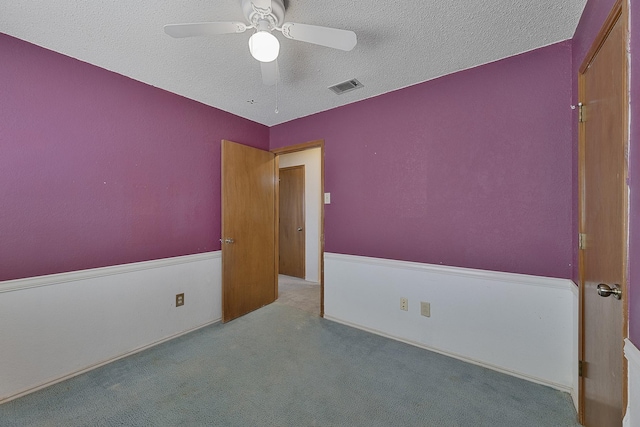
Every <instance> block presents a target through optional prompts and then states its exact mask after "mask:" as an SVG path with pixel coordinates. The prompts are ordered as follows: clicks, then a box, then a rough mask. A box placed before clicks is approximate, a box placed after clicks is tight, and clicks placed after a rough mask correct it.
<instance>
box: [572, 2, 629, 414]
mask: <svg viewBox="0 0 640 427" xmlns="http://www.w3.org/2000/svg"><path fill="white" fill-rule="evenodd" d="M618 19H620V20H621V21H620V22H621V23H622V25H623V33H624V34H625V53H626V54H625V58H624V63H623V64H622V66H623V70H624V76H625V78H624V79H623V95H622V98H623V103H624V104H623V105H624V106H625V111H626V112H627V114H625V115H624V117H623V119H622V120H623V126H624V131H623V132H624V140H625V141H626V150H627V155H626V156H625V159H626V161H625V162H624V165H623V170H624V173H625V176H628V166H629V156H628V150H629V55H628V50H627V46H628V41H629V13H628V6H627V1H626V0H624V1H623V0H617V1H616V2H615V4H614V5H613V7H612V9H611V11H610V12H609V15H608V16H607V19H606V20H605V22H604V24H603V25H602V28H600V31H599V32H598V35H597V36H596V38H595V39H594V41H593V44H592V45H591V48H590V49H589V51H588V52H587V54H586V56H585V58H584V60H583V62H582V64H581V65H580V68H579V69H578V100H579V101H580V100H582V99H584V91H585V82H584V79H585V76H584V73H585V72H586V71H587V69H588V68H589V65H590V64H591V62H592V61H593V59H594V58H595V57H596V55H597V54H598V52H599V51H600V48H601V47H602V45H603V44H604V42H605V40H606V39H607V36H608V35H609V33H610V32H611V30H612V29H613V26H614V24H615V23H616V22H617V20H618ZM587 114H588V111H587ZM584 164H585V129H584V124H583V123H578V232H579V233H583V232H584V215H583V212H584V203H585V199H584V197H585V195H584V180H585V170H584ZM623 193H624V194H623V200H624V202H623V203H624V209H623V211H624V212H625V215H624V216H623V227H624V232H623V235H624V236H625V238H626V239H625V242H624V248H623V251H624V252H623V253H624V257H623V263H624V268H623V281H622V283H620V286H621V289H622V292H623V295H624V299H625V301H624V304H623V307H622V328H623V331H622V336H623V338H625V337H627V335H628V329H629V313H628V299H627V298H628V289H629V286H628V280H629V278H628V274H627V269H628V265H629V259H628V253H629V250H628V249H629V209H628V206H629V192H628V188H625V189H624V191H623ZM578 281H579V282H578V286H579V295H580V299H579V319H578V339H579V345H578V357H579V361H582V360H584V292H585V290H584V281H585V277H584V253H583V251H582V250H581V249H580V248H578ZM623 345H624V342H621V343H620V347H621V348H622V347H623ZM627 376H628V368H627V361H626V359H625V357H624V353H623V356H622V385H621V386H622V408H623V412H624V411H626V409H627V400H628V396H627V387H628V385H627V383H628V378H627ZM622 415H623V416H624V415H625V414H624V413H623V414H622ZM584 416H585V396H584V377H582V376H580V377H579V378H578V417H579V421H580V422H581V423H584Z"/></svg>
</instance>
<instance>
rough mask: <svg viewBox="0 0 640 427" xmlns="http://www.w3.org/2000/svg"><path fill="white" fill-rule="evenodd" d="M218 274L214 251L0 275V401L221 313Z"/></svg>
mask: <svg viewBox="0 0 640 427" xmlns="http://www.w3.org/2000/svg"><path fill="white" fill-rule="evenodd" d="M220 277H221V254H220V252H209V253H204V254H196V255H188V256H181V257H175V258H167V259H161V260H154V261H146V262H139V263H132V264H126V265H119V266H114V267H104V268H96V269H91V270H83V271H75V272H70V273H62V274H54V275H49V276H40V277H34V278H27V279H19V280H11V281H5V282H0V361H1V363H0V403H2V402H4V401H7V400H10V399H14V398H16V397H19V396H21V395H24V394H26V393H30V392H32V391H35V390H38V389H40V388H42V387H45V386H47V385H50V384H53V383H55V382H59V381H61V380H64V379H67V378H69V377H72V376H74V375H77V374H79V373H82V372H85V371H87V370H90V369H93V368H95V367H97V366H101V365H103V364H105V363H108V362H111V361H113V360H116V359H118V358H121V357H124V356H127V355H130V354H132V353H135V352H137V351H140V350H143V349H145V348H148V347H150V346H153V345H156V344H159V343H161V342H163V341H166V340H168V339H171V338H175V337H177V336H179V335H182V334H185V333H187V332H190V331H192V330H194V329H197V328H199V327H202V326H205V325H208V324H211V323H214V322H216V321H219V320H220V318H221V311H222V302H221V279H220ZM178 293H184V294H185V303H184V306H182V307H176V306H175V296H176V294H178Z"/></svg>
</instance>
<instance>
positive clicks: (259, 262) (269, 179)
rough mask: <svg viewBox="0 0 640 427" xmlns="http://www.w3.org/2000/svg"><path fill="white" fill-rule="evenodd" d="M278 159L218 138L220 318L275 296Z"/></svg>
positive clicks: (225, 319) (234, 315) (230, 317)
mask: <svg viewBox="0 0 640 427" xmlns="http://www.w3.org/2000/svg"><path fill="white" fill-rule="evenodd" d="M275 201H276V161H275V156H274V154H273V153H270V152H268V151H263V150H259V149H257V148H253V147H249V146H246V145H241V144H237V143H234V142H230V141H222V321H223V322H228V321H229V320H233V319H235V318H237V317H240V316H242V315H244V314H246V313H249V312H250V311H253V310H256V309H258V308H260V307H262V306H265V305H267V304H270V303H272V302H273V301H275V299H276V289H277V288H276V284H277V281H276V280H277V269H276V267H277V266H276V262H277V259H276V234H275V233H276V221H275V218H276V205H275Z"/></svg>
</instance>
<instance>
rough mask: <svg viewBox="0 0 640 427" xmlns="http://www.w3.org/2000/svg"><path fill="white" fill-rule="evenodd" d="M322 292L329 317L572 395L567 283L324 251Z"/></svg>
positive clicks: (571, 301) (574, 327) (572, 320)
mask: <svg viewBox="0 0 640 427" xmlns="http://www.w3.org/2000/svg"><path fill="white" fill-rule="evenodd" d="M324 289H325V317H326V318H328V319H331V320H335V321H338V322H341V323H345V324H348V325H352V326H355V327H359V328H362V329H365V330H368V331H372V332H375V333H379V334H381V335H385V336H388V337H391V338H395V339H398V340H401V341H404V342H408V343H411V344H414V345H417V346H420V347H424V348H427V349H430V350H434V351H437V352H440V353H443V354H446V355H450V356H453V357H456V358H459V359H462V360H465V361H468V362H472V363H476V364H480V365H483V366H486V367H489V368H492V369H495V370H498V371H502V372H505V373H509V374H511V375H515V376H518V377H521V378H524V379H528V380H530V381H534V382H537V383H541V384H546V385H549V386H551V387H554V388H557V389H560V390H563V391H566V392H570V393H572V395H573V396H574V399H575V398H576V397H577V394H576V392H577V384H578V377H577V368H576V366H577V355H578V353H577V351H578V348H577V345H578V340H577V334H578V321H577V320H578V304H577V301H578V289H577V287H576V286H575V284H574V283H573V282H572V281H571V280H567V279H553V278H546V277H536V276H527V275H522V274H511V273H500V272H492V271H483V270H473V269H466V268H455V267H446V266H439V265H430V264H420V263H412V262H403V261H393V260H385V259H378V258H367V257H359V256H351V255H340V254H332V253H325V284H324ZM403 297H404V298H408V300H409V310H408V311H402V310H400V298H403ZM421 301H426V302H429V303H430V304H431V317H423V316H421V314H420V302H421Z"/></svg>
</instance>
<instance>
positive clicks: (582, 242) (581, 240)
mask: <svg viewBox="0 0 640 427" xmlns="http://www.w3.org/2000/svg"><path fill="white" fill-rule="evenodd" d="M578 236H579V237H578V245H579V247H580V249H587V235H586V234H585V233H580V234H578Z"/></svg>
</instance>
